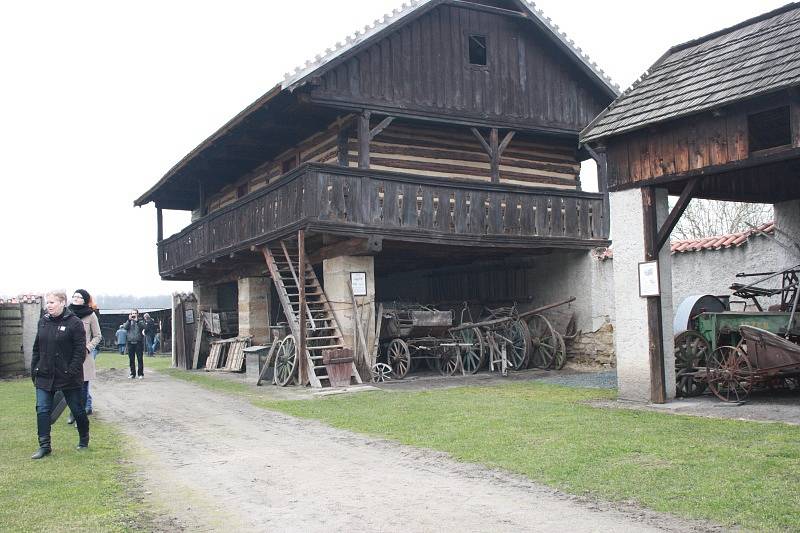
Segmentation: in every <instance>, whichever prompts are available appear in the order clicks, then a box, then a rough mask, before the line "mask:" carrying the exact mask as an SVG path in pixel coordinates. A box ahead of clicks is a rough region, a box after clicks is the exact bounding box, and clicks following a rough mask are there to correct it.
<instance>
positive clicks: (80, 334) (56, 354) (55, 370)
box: [31, 308, 86, 391]
mask: <svg viewBox="0 0 800 533" xmlns="http://www.w3.org/2000/svg"><path fill="white" fill-rule="evenodd" d="M84 359H86V332H85V330H84V328H83V322H81V319H80V318H78V317H77V316H75V314H73V312H72V311H70V310H69V309H67V308H64V312H63V313H61V315H59V316H56V317H53V316H50V315H49V314H46V315H44V316H43V317H42V318H41V319H40V320H39V326H38V330H37V332H36V340H35V341H33V357H32V359H31V368H32V369H33V370H32V371H31V373H32V374H33V382H34V384H35V385H36V387H37V388H39V389H44V390H48V391H53V390H59V389H79V388H81V387H83V360H84Z"/></svg>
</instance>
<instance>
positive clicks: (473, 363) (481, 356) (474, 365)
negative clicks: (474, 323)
mask: <svg viewBox="0 0 800 533" xmlns="http://www.w3.org/2000/svg"><path fill="white" fill-rule="evenodd" d="M456 340H457V341H459V342H461V343H464V344H470V346H469V347H464V348H463V349H462V351H461V360H462V361H461V362H462V364H463V365H464V371H465V372H468V373H470V374H474V373H476V372H477V371H478V370H479V369H480V368H481V367H482V366H483V364H484V363H485V362H486V353H485V351H484V342H483V335H481V330H480V329H478V328H470V329H462V330H461V331H459V332H457V334H456Z"/></svg>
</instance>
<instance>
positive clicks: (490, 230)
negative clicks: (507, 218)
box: [486, 191, 504, 235]
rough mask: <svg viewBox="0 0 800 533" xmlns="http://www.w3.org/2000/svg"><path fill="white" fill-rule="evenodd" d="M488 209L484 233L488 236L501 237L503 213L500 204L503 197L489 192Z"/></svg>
mask: <svg viewBox="0 0 800 533" xmlns="http://www.w3.org/2000/svg"><path fill="white" fill-rule="evenodd" d="M487 197H488V199H489V209H488V212H487V215H486V222H487V224H486V226H487V229H486V233H487V234H488V235H501V234H502V233H503V212H502V207H501V205H500V204H501V202H502V201H503V199H504V198H503V195H502V194H501V193H497V192H494V191H492V192H489V194H488V195H487Z"/></svg>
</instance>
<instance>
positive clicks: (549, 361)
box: [528, 315, 559, 368]
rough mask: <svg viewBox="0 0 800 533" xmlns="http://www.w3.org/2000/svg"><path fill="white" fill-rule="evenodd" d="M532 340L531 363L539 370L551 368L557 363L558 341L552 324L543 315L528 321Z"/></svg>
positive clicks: (535, 316) (534, 316)
mask: <svg viewBox="0 0 800 533" xmlns="http://www.w3.org/2000/svg"><path fill="white" fill-rule="evenodd" d="M528 328H529V329H530V338H531V363H532V364H533V366H536V367H539V368H551V367H552V366H553V364H554V363H555V359H556V351H557V350H558V347H559V345H558V340H557V339H556V333H555V330H554V329H553V326H551V325H550V322H549V321H548V320H547V319H546V318H545V317H543V316H542V315H533V316H532V317H531V318H530V319H529V320H528Z"/></svg>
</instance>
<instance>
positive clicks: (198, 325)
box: [192, 310, 205, 370]
mask: <svg viewBox="0 0 800 533" xmlns="http://www.w3.org/2000/svg"><path fill="white" fill-rule="evenodd" d="M204 332H205V328H204V327H203V312H202V311H199V310H198V313H197V317H196V319H195V338H194V352H193V354H192V370H194V369H196V368H198V363H199V361H200V349H201V348H202V345H203V333H204Z"/></svg>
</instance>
